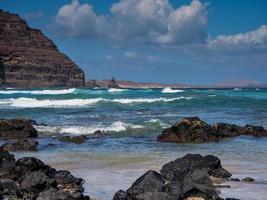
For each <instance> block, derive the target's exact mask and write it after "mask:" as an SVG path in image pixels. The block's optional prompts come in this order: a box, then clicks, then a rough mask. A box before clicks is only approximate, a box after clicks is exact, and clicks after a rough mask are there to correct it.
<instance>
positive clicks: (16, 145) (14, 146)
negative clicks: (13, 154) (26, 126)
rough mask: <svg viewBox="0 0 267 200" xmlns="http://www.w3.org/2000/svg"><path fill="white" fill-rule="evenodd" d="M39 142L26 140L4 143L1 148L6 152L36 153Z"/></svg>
mask: <svg viewBox="0 0 267 200" xmlns="http://www.w3.org/2000/svg"><path fill="white" fill-rule="evenodd" d="M38 145H39V142H37V141H33V140H27V139H19V140H17V141H15V142H6V143H5V144H3V145H2V148H3V149H5V150H6V151H36V150H37V147H38Z"/></svg>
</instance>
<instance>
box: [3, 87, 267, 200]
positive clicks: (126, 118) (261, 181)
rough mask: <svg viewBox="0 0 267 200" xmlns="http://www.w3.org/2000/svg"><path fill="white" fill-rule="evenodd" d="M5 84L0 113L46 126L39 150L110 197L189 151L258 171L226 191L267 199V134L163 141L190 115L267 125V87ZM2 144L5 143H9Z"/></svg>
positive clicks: (240, 170) (242, 172) (96, 193)
mask: <svg viewBox="0 0 267 200" xmlns="http://www.w3.org/2000/svg"><path fill="white" fill-rule="evenodd" d="M164 91H165V92H164V93H163V92H162V90H160V89H144V90H130V89H128V90H101V89H93V90H85V89H74V88H73V89H64V90H62V89H61V90H59V89H58V90H57V89H54V90H48V89H47V90H44V89H36V90H16V89H7V90H3V89H2V90H0V117H2V118H16V117H26V118H30V119H34V120H36V121H37V122H39V123H45V124H47V126H36V128H37V129H38V130H39V132H40V133H41V137H40V138H39V139H38V140H39V142H40V149H39V151H38V152H34V153H25V152H21V153H16V156H17V157H21V156H25V155H32V156H36V157H38V158H41V159H42V160H44V161H45V162H47V163H49V164H51V165H53V166H55V167H57V168H63V169H67V170H71V172H73V173H74V174H75V175H77V176H81V177H83V178H84V179H85V180H86V184H85V186H86V192H88V194H90V195H91V196H93V197H97V198H99V199H103V200H109V199H111V198H112V196H113V194H114V193H115V192H116V191H117V190H119V189H126V188H128V187H129V186H130V185H131V183H132V182H133V181H134V180H135V179H136V178H137V177H139V176H141V175H142V174H143V173H144V172H145V171H146V170H148V169H155V170H159V169H160V167H161V166H162V165H163V164H164V163H166V162H168V161H170V160H173V159H175V158H177V157H180V156H183V155H184V154H186V153H189V152H191V153H201V154H214V155H217V156H219V157H220V158H221V160H222V162H223V165H224V166H225V167H226V168H227V169H228V170H230V171H231V172H232V174H233V176H234V177H239V178H243V177H246V176H251V177H253V178H256V183H255V184H240V183H239V184H236V183H224V184H231V185H232V188H231V189H222V190H221V195H222V196H227V197H236V198H241V199H248V200H252V199H255V200H256V199H257V200H259V199H264V198H265V196H266V195H267V192H266V191H267V185H266V182H267V157H266V156H267V139H266V138H253V137H238V138H234V139H228V140H223V141H221V142H217V143H206V144H169V143H157V142H156V136H157V135H158V134H159V133H160V132H161V131H162V129H163V128H165V127H168V126H170V125H171V124H173V123H175V122H176V121H178V120H179V119H181V118H182V117H185V116H199V117H200V118H202V119H203V120H205V121H207V122H209V123H215V122H227V123H234V124H238V125H245V124H255V125H262V126H264V127H265V128H267V90H265V89H257V90H256V89H226V90H219V89H218V90H215V89H181V90H176V91H175V90H169V89H167V90H164ZM96 130H101V131H102V132H104V133H105V135H104V136H99V137H97V138H92V139H89V140H88V141H87V142H86V143H84V144H81V145H76V144H66V143H62V142H59V141H58V140H57V139H56V137H55V136H57V135H58V134H72V135H80V134H87V135H91V134H92V133H94V132H95V131H96ZM2 142H3V141H2Z"/></svg>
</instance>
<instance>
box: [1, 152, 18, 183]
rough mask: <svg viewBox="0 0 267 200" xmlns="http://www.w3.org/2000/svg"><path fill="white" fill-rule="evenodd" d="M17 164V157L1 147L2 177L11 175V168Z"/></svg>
mask: <svg viewBox="0 0 267 200" xmlns="http://www.w3.org/2000/svg"><path fill="white" fill-rule="evenodd" d="M14 166H15V157H14V155H12V154H10V153H9V152H8V151H6V150H4V149H3V148H2V147H0V178H2V177H10V170H11V169H13V168H14Z"/></svg>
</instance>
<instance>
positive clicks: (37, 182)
mask: <svg viewBox="0 0 267 200" xmlns="http://www.w3.org/2000/svg"><path fill="white" fill-rule="evenodd" d="M0 173H1V174H0V175H1V176H0V186H1V187H0V192H1V194H2V195H4V196H5V198H7V199H9V198H10V199H32V200H34V199H39V200H46V199H49V200H50V199H52V200H53V199H55V200H69V199H71V200H72V199H73V200H90V197H89V196H85V195H83V191H84V188H83V184H84V180H83V179H81V178H76V177H75V176H73V175H72V174H71V173H70V172H68V171H62V170H59V171H57V170H56V169H54V168H52V167H50V166H48V165H46V164H44V163H43V162H42V161H41V160H39V159H37V158H33V157H24V158H20V159H18V160H17V161H15V159H14V156H13V155H11V154H10V153H9V152H8V151H6V150H4V149H3V148H1V147H0Z"/></svg>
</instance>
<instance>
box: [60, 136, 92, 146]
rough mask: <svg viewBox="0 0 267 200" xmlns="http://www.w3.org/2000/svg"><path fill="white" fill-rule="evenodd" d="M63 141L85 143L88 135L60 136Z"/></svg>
mask: <svg viewBox="0 0 267 200" xmlns="http://www.w3.org/2000/svg"><path fill="white" fill-rule="evenodd" d="M58 139H59V140H60V141H62V142H70V143H76V144H82V143H84V142H85V141H86V140H87V139H88V138H87V136H86V135H79V136H69V135H67V136H62V137H59V138H58Z"/></svg>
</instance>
